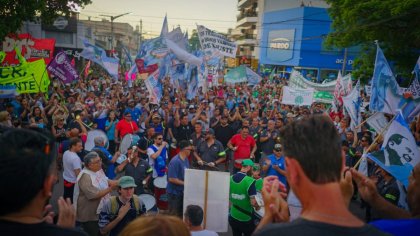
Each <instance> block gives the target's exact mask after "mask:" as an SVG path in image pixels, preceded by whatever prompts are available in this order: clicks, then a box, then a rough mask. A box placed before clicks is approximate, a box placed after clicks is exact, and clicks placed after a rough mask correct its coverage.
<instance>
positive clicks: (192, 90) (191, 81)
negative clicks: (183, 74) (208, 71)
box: [187, 65, 198, 100]
mask: <svg viewBox="0 0 420 236" xmlns="http://www.w3.org/2000/svg"><path fill="white" fill-rule="evenodd" d="M187 78H188V79H187V81H188V91H187V99H188V100H191V99H194V98H195V96H196V95H197V91H198V69H197V66H194V65H190V66H188V75H187Z"/></svg>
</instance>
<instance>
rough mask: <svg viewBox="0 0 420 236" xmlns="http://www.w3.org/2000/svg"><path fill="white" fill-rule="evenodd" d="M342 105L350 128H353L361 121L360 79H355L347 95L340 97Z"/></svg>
mask: <svg viewBox="0 0 420 236" xmlns="http://www.w3.org/2000/svg"><path fill="white" fill-rule="evenodd" d="M342 99H343V105H344V108H345V109H346V111H347V113H348V114H349V116H350V119H351V122H350V128H351V129H352V130H353V129H354V128H355V127H356V126H357V125H359V124H360V123H361V122H362V115H361V112H360V107H361V106H362V98H361V97H360V81H357V83H356V85H355V86H354V88H353V90H352V91H351V92H350V94H348V95H347V96H344V97H342Z"/></svg>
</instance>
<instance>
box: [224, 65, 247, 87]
mask: <svg viewBox="0 0 420 236" xmlns="http://www.w3.org/2000/svg"><path fill="white" fill-rule="evenodd" d="M247 81H248V77H247V76H246V68H245V66H238V67H236V68H233V69H231V70H230V71H229V72H228V73H227V74H226V75H225V82H226V83H229V84H236V83H242V82H247Z"/></svg>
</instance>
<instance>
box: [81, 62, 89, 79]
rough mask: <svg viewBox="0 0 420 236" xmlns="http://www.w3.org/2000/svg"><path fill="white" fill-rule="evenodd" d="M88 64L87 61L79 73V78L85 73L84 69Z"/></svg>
mask: <svg viewBox="0 0 420 236" xmlns="http://www.w3.org/2000/svg"><path fill="white" fill-rule="evenodd" d="M88 64H89V60H88V62H87V63H86V64H85V66H84V67H83V69H82V71H81V72H80V74H79V78H80V77H81V76H82V73H83V72H84V71H85V69H86V67H87V65H88Z"/></svg>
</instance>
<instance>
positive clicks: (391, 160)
mask: <svg viewBox="0 0 420 236" xmlns="http://www.w3.org/2000/svg"><path fill="white" fill-rule="evenodd" d="M368 157H369V158H370V159H371V160H373V161H374V162H375V163H376V164H378V165H379V166H380V167H381V168H382V169H384V170H386V171H387V172H388V173H390V174H391V175H392V176H394V177H395V178H396V179H397V180H399V181H400V182H401V183H403V184H404V186H405V187H407V186H408V177H409V175H410V173H411V171H412V170H413V168H414V166H415V165H416V164H417V163H419V162H420V150H419V148H418V146H417V145H416V141H415V139H414V137H413V134H412V133H411V131H410V128H409V127H408V124H407V122H406V121H405V120H404V117H403V115H402V114H401V113H400V112H398V114H397V115H396V117H395V119H394V120H393V121H392V123H391V125H390V126H389V128H388V131H387V132H386V134H385V137H384V142H383V144H382V147H381V150H380V151H377V152H374V153H369V154H368Z"/></svg>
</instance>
